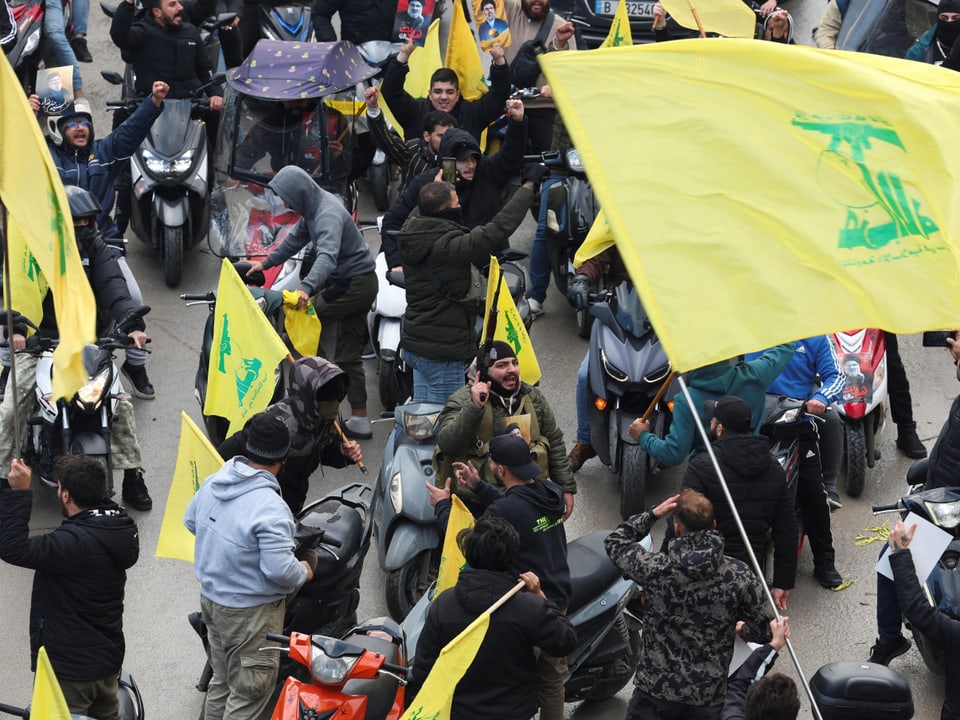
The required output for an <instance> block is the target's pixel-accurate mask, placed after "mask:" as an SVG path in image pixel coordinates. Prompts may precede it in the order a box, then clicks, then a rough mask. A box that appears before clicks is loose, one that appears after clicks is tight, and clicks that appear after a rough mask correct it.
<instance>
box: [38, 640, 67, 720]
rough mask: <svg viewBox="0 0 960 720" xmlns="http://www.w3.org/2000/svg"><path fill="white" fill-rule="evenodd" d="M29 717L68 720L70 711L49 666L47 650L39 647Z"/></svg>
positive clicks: (46, 719) (45, 719)
mask: <svg viewBox="0 0 960 720" xmlns="http://www.w3.org/2000/svg"><path fill="white" fill-rule="evenodd" d="M30 717H32V718H43V720H70V718H71V715H70V709H69V708H68V707H67V700H66V698H64V697H63V690H61V689H60V683H59V682H57V676H56V674H55V673H54V672H53V666H52V665H51V664H50V657H49V656H48V655H47V649H46V648H45V647H43V646H42V645H41V646H40V651H39V652H38V653H37V672H36V674H35V675H34V678H33V699H32V700H31V701H30Z"/></svg>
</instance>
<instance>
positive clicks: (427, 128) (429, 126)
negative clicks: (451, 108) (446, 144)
mask: <svg viewBox="0 0 960 720" xmlns="http://www.w3.org/2000/svg"><path fill="white" fill-rule="evenodd" d="M438 127H448V128H455V127H460V124H459V123H458V122H457V119H456V118H455V117H454V116H453V115H451V114H450V113H448V112H444V111H443V110H431V111H430V112H428V113H427V114H426V115H424V116H423V129H424V132H427V133H432V132H433V131H434V130H435V129H436V128H438Z"/></svg>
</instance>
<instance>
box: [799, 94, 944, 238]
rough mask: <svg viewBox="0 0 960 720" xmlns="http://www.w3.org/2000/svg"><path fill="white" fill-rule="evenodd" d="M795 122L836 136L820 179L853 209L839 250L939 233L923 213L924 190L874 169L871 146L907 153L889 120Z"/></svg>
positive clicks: (812, 119) (820, 165) (816, 118)
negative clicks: (869, 152)
mask: <svg viewBox="0 0 960 720" xmlns="http://www.w3.org/2000/svg"><path fill="white" fill-rule="evenodd" d="M792 124H793V125H795V126H796V127H798V128H800V129H801V130H806V131H808V132H816V133H822V134H824V135H827V136H829V137H830V143H829V145H828V146H827V149H826V150H823V151H822V152H821V153H820V158H819V160H818V163H817V181H818V182H819V184H820V187H821V188H823V190H824V192H826V193H827V195H829V196H830V198H831V199H832V200H834V201H835V202H837V203H839V204H841V205H843V206H845V207H846V208H847V219H846V223H845V224H844V226H843V227H842V228H841V229H840V231H839V237H838V239H839V242H838V247H839V248H841V249H850V248H858V247H866V248H871V249H877V248H882V247H883V246H885V245H887V244H888V243H890V242H892V241H893V240H896V239H898V238H907V237H923V238H927V237H929V236H930V235H931V234H933V233H935V232H937V231H939V229H940V228H939V227H937V224H936V223H935V222H934V221H933V219H932V218H930V217H929V216H927V215H923V214H921V206H922V201H923V200H925V198H923V196H922V194H921V193H920V191H919V188H917V187H916V186H915V185H912V184H911V183H910V182H909V180H908V181H907V182H906V183H905V182H904V179H903V178H901V176H900V175H899V174H898V173H897V172H895V171H893V170H874V169H873V168H871V167H870V163H869V160H870V158H869V157H868V153H867V151H869V150H871V149H873V150H875V151H876V150H877V148H878V147H879V148H886V149H889V148H890V147H893V148H898V149H899V150H901V151H902V152H904V153H906V152H907V149H906V148H905V147H904V146H903V142H902V141H901V140H900V136H899V135H898V134H897V132H896V130H894V129H893V128H892V127H891V126H890V124H889V123H887V122H886V121H884V120H882V119H880V118H876V117H865V116H843V117H840V118H830V117H823V116H819V115H812V116H808V115H804V114H802V113H798V114H797V115H796V116H795V117H794V118H793V121H792ZM874 143H877V144H876V145H875V144H874ZM879 143H884V145H882V146H880V145H879ZM881 152H882V150H881ZM873 154H874V155H877V154H878V153H877V152H874V153H873Z"/></svg>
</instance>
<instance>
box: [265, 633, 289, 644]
mask: <svg viewBox="0 0 960 720" xmlns="http://www.w3.org/2000/svg"><path fill="white" fill-rule="evenodd" d="M267 640H272V641H273V642H281V643H285V644H287V645H289V644H290V636H289V635H279V634H277V633H267Z"/></svg>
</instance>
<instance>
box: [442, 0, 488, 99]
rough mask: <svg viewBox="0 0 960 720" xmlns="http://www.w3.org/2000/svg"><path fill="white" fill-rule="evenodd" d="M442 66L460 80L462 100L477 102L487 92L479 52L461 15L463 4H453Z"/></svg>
mask: <svg viewBox="0 0 960 720" xmlns="http://www.w3.org/2000/svg"><path fill="white" fill-rule="evenodd" d="M443 64H444V66H445V67H448V68H450V69H451V70H453V71H454V72H456V73H457V77H458V78H460V94H461V95H463V99H464V100H478V99H480V98H481V97H483V96H484V94H485V93H486V92H487V85H486V83H484V82H483V66H482V65H481V64H480V50H479V49H478V48H477V41H476V39H475V38H474V37H473V31H472V30H471V29H470V25H469V23H468V22H467V17H466V15H464V14H463V3H462V2H454V3H453V19H452V20H451V22H450V37H449V38H448V39H447V54H446V58H445V61H444V63H443Z"/></svg>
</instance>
